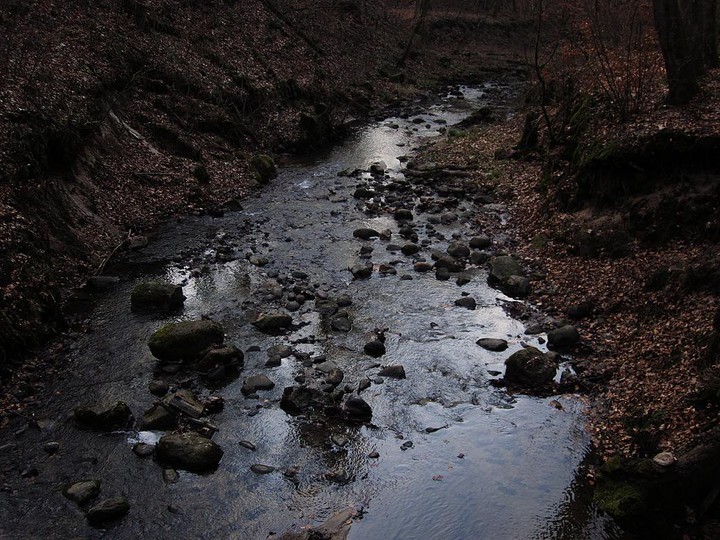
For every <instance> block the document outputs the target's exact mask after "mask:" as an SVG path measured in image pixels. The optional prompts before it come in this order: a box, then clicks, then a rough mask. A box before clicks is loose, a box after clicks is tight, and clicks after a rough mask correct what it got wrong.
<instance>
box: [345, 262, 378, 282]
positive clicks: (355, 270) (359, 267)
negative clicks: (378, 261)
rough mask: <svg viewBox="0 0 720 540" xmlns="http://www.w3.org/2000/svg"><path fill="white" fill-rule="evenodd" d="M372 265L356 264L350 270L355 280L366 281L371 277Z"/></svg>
mask: <svg viewBox="0 0 720 540" xmlns="http://www.w3.org/2000/svg"><path fill="white" fill-rule="evenodd" d="M372 271H373V265H372V263H371V262H367V263H358V264H356V265H353V267H352V268H351V269H350V272H351V273H352V275H353V277H354V278H355V279H367V278H369V277H370V276H371V275H372Z"/></svg>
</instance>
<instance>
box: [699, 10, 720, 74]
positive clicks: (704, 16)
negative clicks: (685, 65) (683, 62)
mask: <svg viewBox="0 0 720 540" xmlns="http://www.w3.org/2000/svg"><path fill="white" fill-rule="evenodd" d="M700 23H701V25H702V32H701V34H702V38H703V39H702V59H703V64H704V65H705V67H706V68H715V67H718V66H719V65H720V61H719V60H718V50H717V1H716V0H703V2H702V10H701V13H700Z"/></svg>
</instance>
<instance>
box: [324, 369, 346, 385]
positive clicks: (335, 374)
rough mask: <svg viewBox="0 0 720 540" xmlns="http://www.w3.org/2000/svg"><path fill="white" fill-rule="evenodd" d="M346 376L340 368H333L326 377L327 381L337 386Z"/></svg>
mask: <svg viewBox="0 0 720 540" xmlns="http://www.w3.org/2000/svg"><path fill="white" fill-rule="evenodd" d="M344 378H345V374H344V373H343V372H342V370H340V369H337V368H336V369H332V370H330V372H329V373H328V374H327V377H326V378H325V382H326V383H328V384H331V385H332V386H337V385H338V384H340V383H341V382H342V380H343V379H344Z"/></svg>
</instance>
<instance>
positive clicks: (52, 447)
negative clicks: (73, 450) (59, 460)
mask: <svg viewBox="0 0 720 540" xmlns="http://www.w3.org/2000/svg"><path fill="white" fill-rule="evenodd" d="M43 450H44V451H45V452H47V453H48V454H50V455H52V454H54V453H55V452H57V451H58V450H60V443H59V442H57V441H51V442H49V443H45V444H44V445H43Z"/></svg>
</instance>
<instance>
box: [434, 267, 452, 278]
mask: <svg viewBox="0 0 720 540" xmlns="http://www.w3.org/2000/svg"><path fill="white" fill-rule="evenodd" d="M435 279H437V280H438V281H448V280H449V279H450V270H448V269H447V268H445V267H440V268H437V269H436V270H435Z"/></svg>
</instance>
